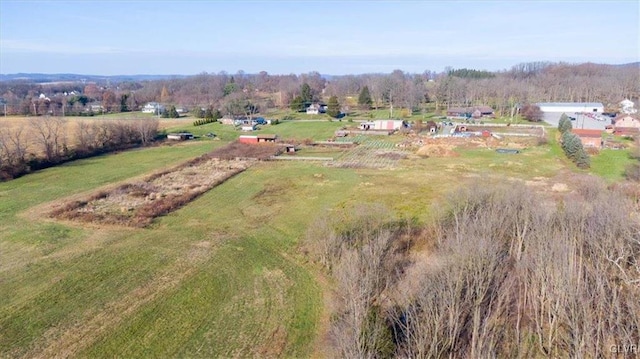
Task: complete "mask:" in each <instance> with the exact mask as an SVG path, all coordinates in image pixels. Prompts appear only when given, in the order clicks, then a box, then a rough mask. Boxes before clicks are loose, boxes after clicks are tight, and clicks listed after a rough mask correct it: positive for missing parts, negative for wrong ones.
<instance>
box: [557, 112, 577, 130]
mask: <svg viewBox="0 0 640 359" xmlns="http://www.w3.org/2000/svg"><path fill="white" fill-rule="evenodd" d="M572 128H573V125H572V124H571V120H570V119H569V116H567V115H566V114H564V113H563V114H562V116H560V121H559V122H558V130H559V131H560V133H565V132H571V129H572Z"/></svg>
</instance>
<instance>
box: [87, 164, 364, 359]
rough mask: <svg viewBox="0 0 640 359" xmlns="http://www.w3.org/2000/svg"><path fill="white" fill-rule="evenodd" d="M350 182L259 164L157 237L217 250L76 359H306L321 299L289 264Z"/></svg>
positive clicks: (306, 167) (340, 176) (303, 272)
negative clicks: (166, 234) (170, 235)
mask: <svg viewBox="0 0 640 359" xmlns="http://www.w3.org/2000/svg"><path fill="white" fill-rule="evenodd" d="M293 175H297V177H296V179H297V180H296V181H287V180H284V181H283V183H282V184H277V183H278V182H279V181H282V179H283V178H287V176H293ZM357 180H358V176H357V175H356V174H355V173H353V172H338V171H334V170H331V169H326V168H322V167H318V166H315V165H310V164H301V163H296V164H282V165H281V164H279V163H278V164H275V163H265V164H262V165H258V166H255V167H252V168H250V169H249V170H247V171H246V172H245V173H242V174H240V175H239V176H237V177H234V178H233V179H232V180H230V181H227V182H225V183H224V184H222V185H220V186H218V187H216V188H214V189H213V190H212V191H210V192H209V193H207V194H205V195H204V196H202V197H200V198H199V199H197V200H196V201H194V202H193V203H192V204H191V205H189V206H187V207H184V208H182V209H180V210H178V211H176V212H174V213H172V214H170V215H168V216H167V217H164V218H163V219H162V220H160V221H159V222H158V223H157V228H155V230H157V231H162V232H165V231H169V232H172V233H174V234H175V235H176V236H179V237H180V238H182V239H185V238H192V240H206V241H212V242H213V243H214V244H213V245H215V246H216V247H218V246H219V247H218V249H217V250H216V251H215V253H214V254H213V255H212V257H211V258H210V259H208V260H207V262H206V263H203V264H202V265H201V266H200V267H199V270H198V273H197V274H196V275H194V276H192V277H190V278H189V279H188V280H185V281H184V282H183V283H182V285H181V286H179V287H176V288H175V289H174V290H172V291H168V292H167V293H165V295H163V296H162V297H161V298H158V299H157V300H156V301H154V302H153V303H152V304H150V305H149V306H147V307H145V308H143V309H142V310H140V311H139V312H138V313H136V314H135V315H134V316H132V317H131V318H130V319H129V320H127V321H126V323H124V324H123V325H121V326H119V327H118V328H116V329H115V330H114V331H110V332H109V334H108V335H106V336H105V337H103V338H102V339H101V340H100V341H99V342H97V343H96V344H95V345H94V346H92V347H90V348H87V351H86V352H84V353H83V354H82V355H81V356H84V355H86V356H90V357H113V356H114V355H125V356H127V357H145V356H149V355H151V356H160V357H165V356H178V357H230V356H240V357H247V356H258V357H261V356H286V357H305V356H308V355H309V353H310V350H311V347H310V345H311V343H312V342H313V340H314V338H315V336H316V331H317V327H316V326H317V322H318V316H319V315H320V311H321V309H322V308H321V307H322V302H321V300H322V294H321V292H320V289H319V288H318V286H317V284H316V281H315V280H314V278H313V276H312V274H311V273H310V272H309V269H307V268H306V267H305V266H304V265H301V264H300V261H299V260H298V259H296V258H297V257H298V255H297V244H298V243H299V240H300V238H301V237H302V236H303V235H304V231H305V229H306V226H307V225H308V223H310V222H311V221H313V220H314V219H315V216H314V215H315V214H320V213H322V211H323V209H324V208H326V207H331V206H334V205H335V203H336V202H337V201H339V200H340V199H341V195H340V194H341V192H342V190H345V189H347V188H351V187H353V186H354V185H355V184H356V183H357ZM300 198H305V199H306V201H300V200H299V199H300Z"/></svg>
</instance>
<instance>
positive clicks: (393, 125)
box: [373, 120, 404, 130]
mask: <svg viewBox="0 0 640 359" xmlns="http://www.w3.org/2000/svg"><path fill="white" fill-rule="evenodd" d="M402 127H404V121H402V120H376V121H373V129H374V130H399V129H401V128H402Z"/></svg>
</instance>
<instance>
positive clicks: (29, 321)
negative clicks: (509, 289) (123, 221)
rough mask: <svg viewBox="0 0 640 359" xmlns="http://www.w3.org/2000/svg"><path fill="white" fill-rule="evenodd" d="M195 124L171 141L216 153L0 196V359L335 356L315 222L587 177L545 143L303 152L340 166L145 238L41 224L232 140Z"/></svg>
mask: <svg viewBox="0 0 640 359" xmlns="http://www.w3.org/2000/svg"><path fill="white" fill-rule="evenodd" d="M190 122H191V121H189V125H184V126H183V125H177V126H169V127H167V131H172V132H177V131H182V130H186V131H190V132H193V133H194V134H196V135H204V134H206V133H208V132H213V133H215V134H216V135H217V136H218V138H220V139H221V140H220V141H212V140H209V139H203V140H201V141H192V142H190V143H180V144H174V145H172V146H160V147H151V148H144V149H137V150H133V151H125V152H120V153H116V154H110V155H104V156H99V157H94V158H90V159H85V160H79V161H75V162H70V163H67V164H64V165H61V166H58V167H54V168H49V169H47V170H43V171H39V172H36V173H32V174H29V175H27V176H24V177H21V178H18V179H16V180H13V181H9V182H5V183H0V233H1V235H0V293H3V295H2V296H0V328H2V332H1V333H0V357H46V358H48V357H70V358H71V357H99V358H113V357H127V358H135V357H202V358H211V357H296V358H297V357H326V356H330V355H329V354H328V353H326V352H324V345H323V342H322V341H323V337H324V335H325V331H326V330H327V328H326V323H327V321H328V316H329V310H330V308H329V307H328V305H327V303H326V301H327V296H328V292H329V291H328V287H329V286H330V285H331V283H327V279H326V278H324V276H323V274H322V272H321V271H320V270H319V269H318V268H317V267H316V266H315V265H314V264H312V263H310V262H309V259H308V258H306V256H305V255H304V254H303V253H302V251H301V250H300V243H301V241H302V239H303V238H304V236H305V231H306V229H307V227H308V226H309V224H310V223H312V222H313V221H314V220H315V218H317V217H318V216H319V215H321V214H323V213H326V212H327V211H331V210H333V209H336V208H345V207H347V206H348V205H350V204H354V203H373V202H375V203H382V204H384V205H386V206H388V207H389V208H390V209H391V210H392V211H394V212H395V213H396V214H397V215H398V216H399V217H400V218H407V219H414V220H415V221H417V222H424V221H427V220H428V219H429V218H430V214H431V213H430V212H431V203H432V202H433V200H435V199H440V198H443V197H444V196H446V195H447V194H448V193H450V192H451V191H452V190H454V189H455V188H457V187H458V186H463V185H464V184H465V183H467V182H470V181H472V180H477V178H479V177H480V178H484V179H486V180H487V181H492V180H500V181H521V182H522V183H524V184H526V185H531V186H535V187H536V188H539V189H540V190H542V191H549V192H552V191H569V190H571V188H572V182H571V180H572V174H573V173H574V172H584V171H580V170H577V169H575V166H574V165H573V164H571V163H570V162H569V161H568V160H567V159H566V158H564V157H563V154H562V152H561V150H560V151H559V148H558V145H557V143H555V141H553V140H551V141H550V143H549V144H547V145H542V146H531V147H528V148H525V149H523V150H522V153H520V154H517V155H509V154H498V153H496V152H495V151H494V150H493V149H489V148H462V147H457V148H454V149H453V151H454V152H455V156H451V157H444V156H443V157H433V156H432V157H420V156H417V155H415V154H414V153H413V152H414V150H415V149H414V150H410V149H397V148H396V147H395V143H397V142H399V141H400V138H398V137H400V136H399V135H395V136H393V137H392V138H388V139H380V138H374V139H370V140H366V141H364V142H363V145H361V146H360V147H356V148H354V149H349V150H333V149H332V150H327V149H315V150H308V151H307V153H306V154H305V152H304V150H303V151H302V152H301V155H302V156H304V155H307V154H308V155H310V156H315V155H326V156H328V157H329V156H330V157H335V158H336V159H337V161H339V162H340V163H343V164H344V165H343V166H337V167H330V166H323V165H322V164H317V163H307V162H284V161H282V162H260V163H258V164H255V165H253V166H251V167H249V168H248V169H246V170H245V171H244V172H242V173H239V174H237V175H236V176H234V177H232V178H231V179H229V180H227V181H226V182H224V183H222V184H221V185H218V186H216V187H214V188H213V189H211V190H209V191H208V192H206V193H204V194H203V195H202V196H200V197H198V198H197V199H196V200H194V201H193V202H191V203H189V204H187V205H186V206H184V207H182V208H181V209H179V210H177V211H175V212H172V213H170V214H168V215H166V216H163V217H160V218H158V219H156V220H155V221H154V222H153V223H152V224H151V225H150V226H148V227H146V228H125V227H120V226H114V225H100V224H81V223H77V222H71V221H58V220H53V219H51V218H49V217H48V216H47V213H48V212H49V211H50V210H51V209H52V208H54V207H55V206H56V205H58V204H60V203H63V202H65V201H69V200H72V199H76V198H82V197H85V196H88V195H90V194H92V193H95V192H96V191H99V190H105V189H111V188H116V187H117V186H119V185H120V184H123V183H128V182H132V181H136V180H139V179H141V178H144V177H146V176H148V175H150V174H152V173H156V172H159V171H162V170H165V169H168V168H171V167H174V166H176V165H178V164H180V163H182V162H185V161H188V160H191V159H193V158H195V157H197V156H200V155H202V154H205V153H207V152H209V151H211V150H212V149H213V148H215V147H219V146H222V145H224V144H225V143H226V142H227V141H229V140H232V139H235V138H237V136H238V135H239V134H240V133H239V131H236V130H234V129H233V128H232V127H230V126H223V125H221V124H208V125H204V126H198V127H193V126H191V125H190ZM340 125H341V124H340V123H339V122H328V121H326V122H308V123H302V122H285V123H282V124H279V125H277V126H271V127H269V126H265V128H264V129H263V130H260V131H258V133H261V132H262V133H277V134H278V135H279V136H280V137H282V138H298V139H301V140H302V139H307V138H311V139H314V140H323V139H326V138H328V137H330V136H331V134H332V133H333V131H334V130H335V129H337V128H339V127H340ZM272 130H273V131H272ZM376 151H383V152H385V153H394V154H395V153H396V152H398V153H402V154H405V155H403V156H395V155H385V154H384V153H381V154H379V155H375V154H376ZM372 154H373V155H372ZM598 156H602V157H597V156H594V157H593V158H592V163H593V167H592V169H591V170H590V171H591V172H592V173H595V174H597V175H599V176H601V177H604V178H606V179H607V180H608V181H614V180H617V179H620V178H621V176H622V175H621V173H620V171H621V169H622V170H623V169H624V166H625V165H626V164H627V163H629V161H630V160H629V158H628V151H616V152H605V151H603V152H602V153H601V154H600V155H598ZM625 156H626V157H625ZM352 163H354V164H353V165H351V164H352Z"/></svg>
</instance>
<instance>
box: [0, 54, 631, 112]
mask: <svg viewBox="0 0 640 359" xmlns="http://www.w3.org/2000/svg"><path fill="white" fill-rule="evenodd" d="M639 84H640V71H638V64H632V65H628V66H614V65H600V64H592V63H584V64H567V63H550V62H532V63H523V64H518V65H515V66H513V67H512V68H511V69H509V70H505V71H497V72H490V71H485V70H475V69H467V68H463V69H450V68H449V69H446V70H445V71H443V72H440V73H437V72H434V71H430V70H426V71H424V72H423V73H407V72H404V71H402V70H394V71H393V72H391V73H388V74H361V75H344V76H332V77H330V78H328V77H325V76H322V75H320V74H319V73H318V72H310V73H307V74H300V75H294V74H291V75H271V74H268V73H267V72H264V71H262V72H260V73H258V74H246V73H244V72H243V71H238V72H237V73H235V74H228V73H226V72H220V73H206V72H203V73H201V74H198V75H194V76H187V77H182V78H174V79H163V80H148V81H140V82H131V81H123V82H119V83H115V82H106V81H105V82H96V83H87V84H82V83H64V84H63V83H55V84H33V83H28V82H25V81H4V82H0V97H2V98H3V99H4V101H5V102H6V104H7V112H8V113H9V114H22V115H38V116H41V115H47V114H49V115H51V116H62V115H65V116H67V115H91V114H95V113H98V112H127V111H137V110H139V109H140V108H141V107H142V106H143V105H144V104H145V103H147V102H151V101H155V102H162V103H163V104H165V105H167V106H169V105H174V106H176V107H184V108H187V109H189V110H192V111H199V109H201V108H208V107H212V108H215V109H219V110H220V111H221V112H222V114H223V115H249V116H251V115H252V113H255V110H256V109H259V110H261V111H263V110H268V109H285V108H291V109H294V110H298V111H302V110H304V107H305V106H307V105H308V104H309V103H312V102H320V101H327V100H328V99H329V98H330V97H331V96H336V98H337V99H338V101H339V103H341V104H342V107H344V108H347V109H348V108H351V107H353V108H355V107H360V108H362V109H367V108H394V109H406V110H409V112H408V113H411V111H414V110H421V109H423V108H427V107H428V108H430V109H435V110H436V111H444V110H445V109H446V108H448V107H451V106H472V105H488V106H491V107H492V108H494V109H495V110H496V111H497V113H498V114H502V115H506V114H509V113H511V112H512V111H513V109H514V108H516V107H517V106H519V105H521V104H527V103H536V102H557V101H561V102H603V103H604V104H605V105H606V106H617V104H618V103H619V102H620V101H621V100H622V99H625V98H629V99H632V100H638V99H639V98H640V85H639ZM365 88H366V90H365ZM41 94H43V95H45V96H44V97H43V96H40V95H41Z"/></svg>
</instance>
